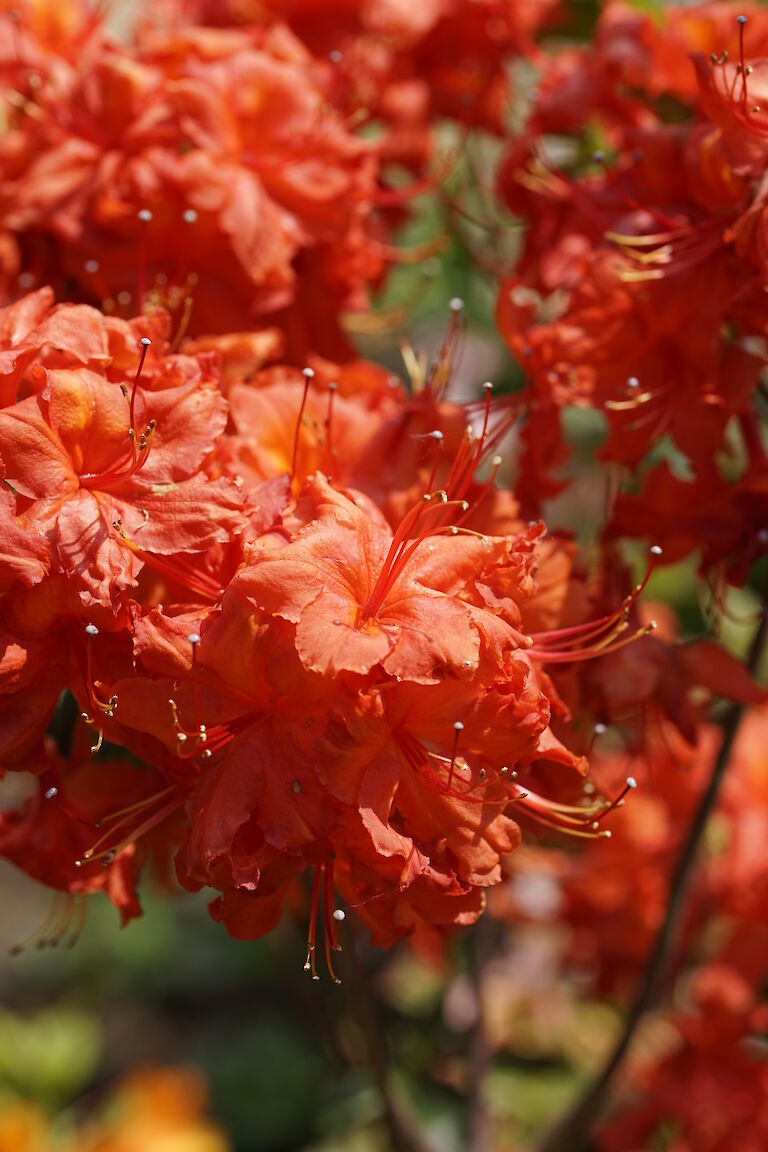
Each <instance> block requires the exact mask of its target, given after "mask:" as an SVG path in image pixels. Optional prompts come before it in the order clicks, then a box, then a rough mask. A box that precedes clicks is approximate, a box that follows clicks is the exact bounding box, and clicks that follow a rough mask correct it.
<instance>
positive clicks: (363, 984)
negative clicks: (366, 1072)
mask: <svg viewBox="0 0 768 1152" xmlns="http://www.w3.org/2000/svg"><path fill="white" fill-rule="evenodd" d="M357 944H358V941H354V942H353V945H352V947H351V948H350V950H349V953H350V954H348V955H347V972H348V978H347V980H346V981H345V984H346V986H347V990H348V995H349V998H350V1004H351V1007H352V1010H353V1012H354V1014H355V1019H356V1020H357V1023H358V1024H359V1026H360V1029H361V1031H362V1033H363V1036H364V1038H365V1045H366V1048H367V1055H368V1064H369V1066H370V1069H371V1072H372V1073H373V1077H374V1079H375V1081H376V1086H377V1087H378V1089H379V1094H380V1096H381V1100H382V1104H383V1106H384V1121H385V1123H386V1126H387V1131H388V1135H389V1139H390V1143H391V1145H392V1147H393V1149H395V1150H396V1152H442V1150H441V1148H440V1147H439V1146H438V1145H437V1144H436V1143H435V1142H433V1140H432V1139H431V1137H430V1136H429V1134H428V1133H427V1132H426V1130H425V1129H424V1127H423V1125H422V1124H421V1122H420V1120H419V1118H418V1116H416V1115H415V1113H414V1112H413V1110H412V1109H411V1108H410V1107H409V1106H408V1104H407V1103H406V1101H405V1100H403V1099H402V1097H401V1095H400V1094H399V1093H398V1092H397V1090H396V1089H395V1088H394V1086H393V1084H392V1078H391V1075H390V1069H389V1054H388V1045H387V1036H386V1035H385V1034H384V1032H383V1029H382V1028H381V1024H380V1022H379V1020H378V1011H377V1007H376V1002H375V999H374V996H373V993H372V991H371V985H370V977H369V975H368V973H367V972H366V971H365V970H364V967H363V964H362V961H361V959H360V956H359V953H358V949H357V947H356V945H357ZM345 951H346V950H345Z"/></svg>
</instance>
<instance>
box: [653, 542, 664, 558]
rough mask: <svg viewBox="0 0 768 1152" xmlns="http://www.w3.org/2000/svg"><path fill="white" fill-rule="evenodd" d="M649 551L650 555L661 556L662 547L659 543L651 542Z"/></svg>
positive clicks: (662, 552)
mask: <svg viewBox="0 0 768 1152" xmlns="http://www.w3.org/2000/svg"><path fill="white" fill-rule="evenodd" d="M650 551H651V556H663V555H664V549H663V548H662V547H661V545H660V544H652V545H651V550H650Z"/></svg>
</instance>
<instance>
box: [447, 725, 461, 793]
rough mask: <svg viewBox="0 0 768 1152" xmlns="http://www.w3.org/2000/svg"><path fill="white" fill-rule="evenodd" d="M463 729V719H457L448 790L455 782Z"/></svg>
mask: <svg viewBox="0 0 768 1152" xmlns="http://www.w3.org/2000/svg"><path fill="white" fill-rule="evenodd" d="M463 731H464V725H463V724H462V722H461V720H457V721H456V723H455V724H454V725H453V751H452V752H451V764H450V767H449V769H448V783H447V785H446V790H448V789H450V787H451V784H452V783H453V773H454V770H455V767H456V753H457V752H458V750H459V736H460V734H461V733H462V732H463Z"/></svg>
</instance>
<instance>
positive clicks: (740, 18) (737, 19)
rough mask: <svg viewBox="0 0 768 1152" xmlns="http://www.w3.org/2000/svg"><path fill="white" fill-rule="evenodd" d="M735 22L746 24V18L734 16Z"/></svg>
mask: <svg viewBox="0 0 768 1152" xmlns="http://www.w3.org/2000/svg"><path fill="white" fill-rule="evenodd" d="M736 23H737V24H741V25H744V24H746V23H747V18H746V16H737V17H736Z"/></svg>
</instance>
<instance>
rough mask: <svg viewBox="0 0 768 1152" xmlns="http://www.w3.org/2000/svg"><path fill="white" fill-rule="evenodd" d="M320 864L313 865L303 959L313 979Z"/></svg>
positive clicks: (305, 967) (315, 977) (316, 978)
mask: <svg viewBox="0 0 768 1152" xmlns="http://www.w3.org/2000/svg"><path fill="white" fill-rule="evenodd" d="M322 871H323V865H322V864H316V865H315V876H314V880H313V881H312V897H311V899H310V902H309V929H308V931H307V958H306V960H305V961H304V971H305V972H311V973H312V979H313V980H319V979H320V977H319V976H318V974H317V966H316V962H315V950H316V948H315V946H316V943H317V905H318V901H319V899H320V874H321V872H322Z"/></svg>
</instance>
